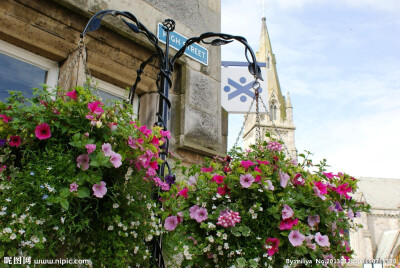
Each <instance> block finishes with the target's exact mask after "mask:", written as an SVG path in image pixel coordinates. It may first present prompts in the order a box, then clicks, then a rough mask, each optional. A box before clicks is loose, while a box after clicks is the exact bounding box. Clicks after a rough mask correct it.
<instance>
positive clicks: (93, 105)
mask: <svg viewBox="0 0 400 268" xmlns="http://www.w3.org/2000/svg"><path fill="white" fill-rule="evenodd" d="M103 105H104V104H103V103H102V102H101V101H95V102H90V103H88V108H89V110H90V111H91V112H92V113H93V114H97V115H100V114H102V113H104V110H103V108H101V107H100V106H103Z"/></svg>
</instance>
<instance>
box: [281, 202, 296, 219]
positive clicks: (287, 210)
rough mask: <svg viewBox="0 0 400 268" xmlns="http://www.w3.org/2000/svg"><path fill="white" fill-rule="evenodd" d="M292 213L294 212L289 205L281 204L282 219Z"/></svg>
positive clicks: (287, 217)
mask: <svg viewBox="0 0 400 268" xmlns="http://www.w3.org/2000/svg"><path fill="white" fill-rule="evenodd" d="M293 214H294V212H293V209H292V208H291V207H289V206H288V205H283V209H282V219H289V218H291V217H292V216H293Z"/></svg>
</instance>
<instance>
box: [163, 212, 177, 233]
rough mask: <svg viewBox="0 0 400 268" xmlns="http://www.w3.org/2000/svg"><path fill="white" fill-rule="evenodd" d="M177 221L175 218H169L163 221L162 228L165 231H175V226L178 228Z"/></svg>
mask: <svg viewBox="0 0 400 268" xmlns="http://www.w3.org/2000/svg"><path fill="white" fill-rule="evenodd" d="M178 222H179V219H178V217H177V216H169V217H167V218H166V219H165V222H164V228H165V229H166V230H167V231H173V230H175V228H176V226H178Z"/></svg>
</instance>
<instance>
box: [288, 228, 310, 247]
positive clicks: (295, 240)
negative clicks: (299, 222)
mask: <svg viewBox="0 0 400 268" xmlns="http://www.w3.org/2000/svg"><path fill="white" fill-rule="evenodd" d="M288 237H289V241H290V244H292V246H294V247H298V246H301V244H303V241H304V240H305V239H306V237H305V236H304V235H302V234H301V233H300V232H299V230H292V231H291V232H290V234H289V236H288Z"/></svg>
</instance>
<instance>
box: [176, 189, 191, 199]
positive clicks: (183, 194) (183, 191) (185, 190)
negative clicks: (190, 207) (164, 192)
mask: <svg viewBox="0 0 400 268" xmlns="http://www.w3.org/2000/svg"><path fill="white" fill-rule="evenodd" d="M188 190H189V189H188V188H187V187H185V189H183V190H180V191H179V192H178V195H180V196H183V197H184V198H188Z"/></svg>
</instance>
